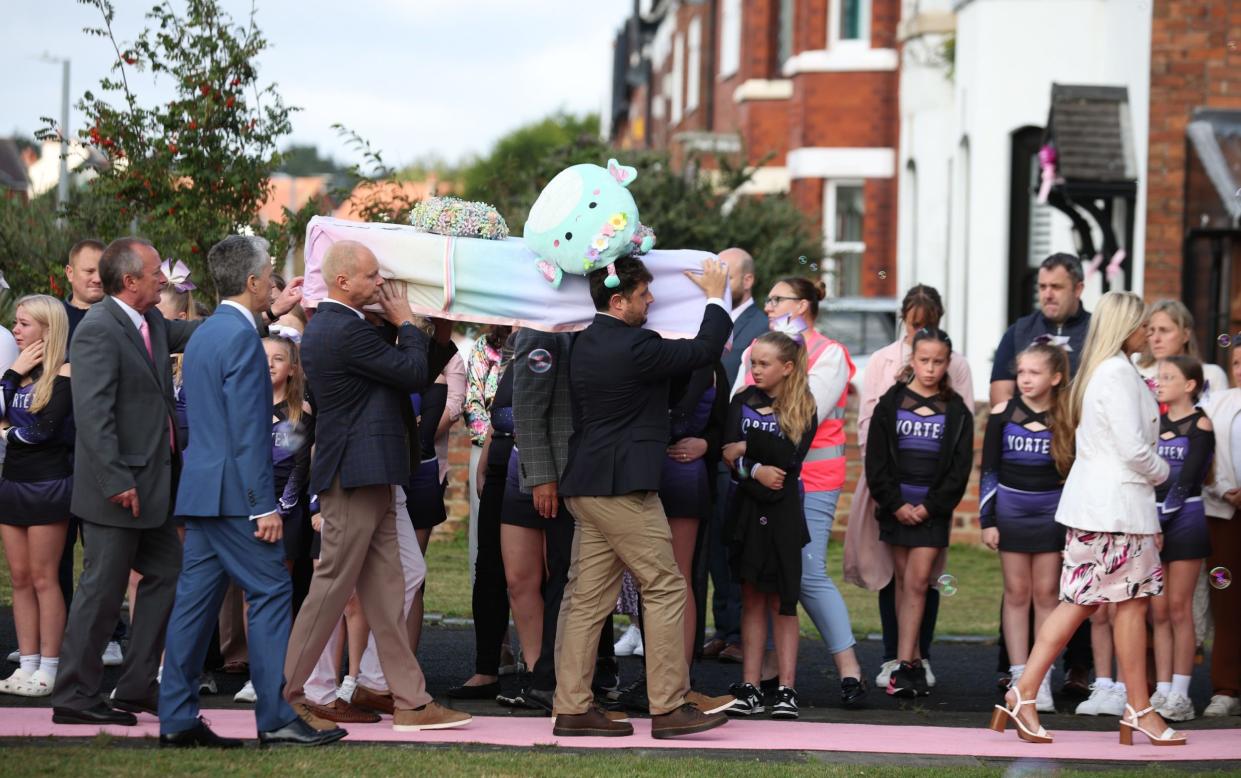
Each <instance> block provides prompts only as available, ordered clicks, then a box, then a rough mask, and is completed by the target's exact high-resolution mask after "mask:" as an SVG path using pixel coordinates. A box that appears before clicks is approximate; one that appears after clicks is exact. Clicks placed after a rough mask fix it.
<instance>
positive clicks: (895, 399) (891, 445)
mask: <svg viewBox="0 0 1241 778" xmlns="http://www.w3.org/2000/svg"><path fill="white" fill-rule="evenodd" d="M904 388H905V385H904V384H902V383H899V382H898V383H897V384H896V385H895V386H893V387H892V388H891V389H889V390H888V391H887V392H885V393H884V395H883V397H881V398H879V403H878V404H877V405H876V406H875V413H874V416H872V417H871V422H870V431H869V433H868V434H867V436H866V484H867V486H869V487H870V494H871V496H872V497H874V499H875V503H876V505H877V507H876V509H875V513H876V518H877V519H878V520H879V521H885V520H892V521H895V514H896V512H897V511H898V510H900V507H901V506H902V505H903V504H904V501H903V500H902V499H901V485H900V467H899V460H900V452H899V451H898V449H897V443H896V410H897V405H898V404H899V402H900V396H901V390H902V389H904ZM944 416H945V418H944V438H943V444H942V448H941V449H940V451H941V452H942V455H941V456H940V459H939V467H938V468H937V469H936V470H935V477H934V481H933V484H934V485H933V486H932V487H931V490H930V492H928V493H927V496H926V502H924V503H923V505H925V506H926V509H927V512H928V513H929V514H930V517H929V519H928V520H929V521H938V520H944V519H946V520H948V521H951V520H952V513H953V511H954V510H956V507H957V503H959V502H961V497H962V496H964V495H965V488H966V486H968V485H969V480H970V472H971V471H972V470H973V468H974V415H973V414H972V413H970V412H969V410H968V409H967V408H966V407H965V402H964V401H963V400H962V399H961V397H960V396H959V395H957V394H955V393H954V394H953V396H952V399H951V400H950V401H949V402H948V409H947V412H946V413H945V414H944Z"/></svg>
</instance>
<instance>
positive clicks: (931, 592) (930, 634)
mask: <svg viewBox="0 0 1241 778" xmlns="http://www.w3.org/2000/svg"><path fill="white" fill-rule="evenodd" d="M938 618H939V590H938V589H935V588H933V587H932V588H928V589H927V590H926V609H925V610H924V611H922V629H921V634H920V635H919V636H918V650H919V651H920V652H921V653H922V658H923V659H930V658H931V641H932V640H934V639H935V621H936V620H937V619H938ZM879 621H880V622H881V623H882V624H883V661H885V662H888V661H891V660H893V659H896V633H897V628H896V579H895V578H894V579H892V580H891V581H888V585H887V586H885V587H883V588H882V589H880V590H879Z"/></svg>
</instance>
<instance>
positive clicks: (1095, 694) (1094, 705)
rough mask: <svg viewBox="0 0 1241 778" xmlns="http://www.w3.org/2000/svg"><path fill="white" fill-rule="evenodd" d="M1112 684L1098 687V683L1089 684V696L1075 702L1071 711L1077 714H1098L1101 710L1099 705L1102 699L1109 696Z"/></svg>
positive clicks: (1112, 687) (1101, 703)
mask: <svg viewBox="0 0 1241 778" xmlns="http://www.w3.org/2000/svg"><path fill="white" fill-rule="evenodd" d="M1114 688H1115V687H1114V686H1108V687H1106V688H1105V687H1100V686H1099V685H1098V684H1093V683H1092V684H1090V696H1089V697H1087V698H1086V699H1084V700H1082V701H1081V702H1079V703H1078V704H1077V708H1076V709H1075V710H1074V711H1073V712H1074V713H1076V714H1077V715H1078V716H1098V715H1099V714H1100V713H1102V711H1101V710H1100V707H1101V706H1102V705H1103V702H1104V700H1106V699H1108V698H1110V697H1111V694H1112V689H1114Z"/></svg>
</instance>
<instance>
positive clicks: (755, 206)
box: [462, 114, 822, 287]
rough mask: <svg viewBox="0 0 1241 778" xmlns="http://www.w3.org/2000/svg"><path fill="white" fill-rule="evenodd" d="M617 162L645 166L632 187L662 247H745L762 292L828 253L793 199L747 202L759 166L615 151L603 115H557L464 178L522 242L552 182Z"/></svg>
mask: <svg viewBox="0 0 1241 778" xmlns="http://www.w3.org/2000/svg"><path fill="white" fill-rule="evenodd" d="M609 157H615V158H616V159H618V160H620V161H621V162H622V163H624V164H626V165H632V166H633V167H635V168H637V170H638V177H637V179H636V180H635V181H634V182H633V184H632V185H631V186H630V187H629V189H630V191H631V192H632V193H633V197H634V200H635V201H636V202H637V204H638V211H639V213H640V214H641V217H642V222H643V223H644V224H647V225H649V226H650V227H651V229H653V230H655V235H656V239H657V246H658V247H660V248H687V249H702V250H704V251H721V250H723V249H725V248H728V247H729V246H738V247H740V248H744V249H746V250H747V251H749V252H750V253H751V254H752V255H753V256H754V260H755V266H756V275H757V276H758V285H759V286H760V287H763V286H765V285H766V284H768V283H770V282H771V281H773V280H774V279H775V278H777V277H779V276H781V275H786V274H791V273H805V272H807V267H808V265H807V266H804V267H803V266H802V265H800V263H799V262H798V257H801V256H807V257H819V256H820V255H821V254H822V246H821V244H820V241H819V240H818V238H817V236H816V235H815V230H814V227H813V224H812V223H811V222H810V221H809V220H808V219H807V218H806V217H805V216H804V215H803V214H802V213H801V212H800V211H799V210H797V208H796V206H794V205H793V203H792V202H791V201H790V200H789V198H788V197H787V196H784V195H765V196H762V197H755V196H742V195H739V194H738V190H739V189H740V187H742V186H743V185H745V183H746V182H747V181H749V180H750V179H751V178H752V176H753V174H754V169H753V168H748V167H745V166H743V165H738V164H737V163H736V162H735V161H733V160H732V159H730V158H729V157H727V156H719V157H715V158H714V159H713V160H712V161H713V162H714V163H715V170H714V172H712V173H710V174H708V173H706V172H698V171H703V169H704V167H705V166H704V164H703V163H704V162H706V161H708V160H707V159H706V158H705V157H703V156H694V155H691V156H690V157H689V159H688V160H687V162H686V165H685V167H684V169H683V170H676V169H674V168H673V166H672V163H671V160H670V159H669V157H668V155H667V154H664V153H662V152H653V151H638V150H631V149H617V148H612V147H611V146H609V145H608V144H607V143H606V142H605V141H603V140H602V138H600V136H599V122H598V119H597V117H595V116H587V117H584V118H577V117H573V116H568V115H565V114H557V115H554V116H551V117H548V118H546V119H543V120H542V121H539V122H536V123H534V124H531V125H529V126H526V127H522V128H519V129H517V130H515V131H513V132H512V133H510V134H509V135H507V136H505V137H503V138H501V139H500V140H499V141H497V143H496V144H495V147H494V148H493V149H492V151H491V152H490V153H489V154H487V155H486V156H484V157H481V158H479V159H477V160H475V161H474V162H473V163H471V164H470V165H468V166H467V167H466V168H465V170H464V171H463V172H462V181H463V183H464V189H465V196H466V197H468V198H470V199H474V200H482V201H485V202H488V203H491V204H492V205H494V206H495V207H496V208H497V209H498V210H499V211H500V213H501V214H502V215H503V216H504V218H505V220H506V221H507V222H508V225H509V229H510V230H511V231H512V233H513V234H514V235H520V234H521V233H522V228H523V226H524V225H525V222H526V217H527V215H528V214H529V212H530V206H531V205H533V204H534V201H535V200H536V199H537V198H538V196H539V192H541V191H542V190H543V187H545V186H546V185H547V182H548V181H550V180H551V179H552V177H554V176H555V175H556V174H557V173H559V172H560V171H561V170H563V169H564V168H566V167H568V166H570V165H576V164H579V163H584V162H589V163H593V164H597V165H602V164H606V162H607V160H608V158H609ZM759 164H762V162H760V163H759Z"/></svg>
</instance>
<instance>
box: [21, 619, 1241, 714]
mask: <svg viewBox="0 0 1241 778" xmlns="http://www.w3.org/2000/svg"><path fill="white" fill-rule="evenodd" d="M473 640H474V638H473V632H472V631H471V630H470V629H469V628H468V627H453V626H431V627H428V628H427V629H425V630H424V631H423V644H422V647H421V649H420V650H419V659H420V660H421V662H422V665H423V669H424V671H425V673H426V675H427V686H428V689H429V690H430V692H431V693H432V694H433V695H436V696H438V697H442V695H443V694H444V692H445V691H446V690H447V689H448V688H449V687H450V686H453V685H455V684H458V683H460V682H461V681H463V680H465V679H466V678H467V677H468V676H469V675H470V673H471V672H472V667H473ZM15 645H16V639H15V635H14V632H13V621H12V616H11V614H10V613H9V609H7V608H3V609H0V649H3V651H4V652H5V653H7V652H8V651H10V650H12V648H13V647H14V646H15ZM881 650H882V647H881V645H880V644H879V643H878V642H876V641H863V642H861V643H859V644H858V653H859V658H860V659H861V661H862V664H863V667H865V668H866V669H867V673H868V675H870V676H871V678H872V680H873V676H874V674H875V672H877V670H878V667H879V664H880V656H881ZM995 652H996V648H995V646H993V645H986V644H963V643H945V644H936V645H935V647H934V651H933V653H932V656H933V661H932V665H933V667H934V670H935V675H936V676H937V677H938V685H937V686H936V688H935V689H934V690H933V691H932V693H931V696H930V697H926V698H921V699H919V700H917V701H899V700H896V699H894V698H891V697H888V696H887V695H885V694H883V693H882V692H881V691H876V690H873V689H872V690H871V692H870V695H869V697H868V700H867V703H868V704H867V706H866V708H865V709H862V710H845V709H844V708H842V707H841V706H840V701H839V692H838V682H837V678H836V675H835V669H834V667H833V666H832V663H831V661H830V659H829V658H828V657H827V655H826V653H825V652H824V650H823V645H822V643H820V642H819V641H818V640H809V639H803V641H802V645H801V652H800V657H799V666H798V682H797V690H798V694H799V696H800V702H801V708H802V717H803V718H804V719H807V720H813V721H828V722H832V721H841V722H843V721H848V722H854V723H873V724H909V725H912V724H921V725H944V726H958V727H960V726H980V727H981V726H985V725H986V724H987V720H988V717H989V715H990V711H991V707H992V705H994V704H995V703H996V702H997V701H998V700H999V694H998V692H997V691H996V687H995V682H994V680H995V673H994V672H993V669H994V667H995V657H996V653H995ZM0 656H2V655H0ZM0 662H3V659H2V658H0ZM12 667H13V665H7V668H12ZM7 668H6V669H4V672H5V673H6V674H7V672H8V671H9V670H8V669H7ZM639 668H640V664H639V660H638V659H636V658H625V659H622V660H621V675H622V682H627V681H628V680H630V679H632V678H634V677H635V676H636V675H637V674H638V672H639ZM117 670H118V668H108V671H107V677H106V683H107V686H105V688H109V687H110V685H111V683H112V682H113V681H114V680H115V678H116V676H117ZM740 675H741V667H740V665H736V664H722V663H719V662H703V663H700V664H698V665H696V666H695V669H694V682H695V686H696V687H697V688H699V689H701V690H702V691H704V692H708V693H717V694H722V693H724V692H725V691H726V690H727V688H728V685H729V684H730V683H733V682H735V681H737V680H739V679H740ZM216 678H217V680H218V682H219V686H220V694H219V695H213V696H208V697H206V698H205V699H204V700H203V704H204V705H205V706H206V707H230V708H231V707H245V706H242V705H237V704H235V703H233V701H232V695H233V694H234V693H235V692H236V691H237V690H238V689H240V688H241V685H242V684H243V683H244V682H245V678H244V677H243V676H240V675H223V674H218V673H217V675H216ZM1059 680H1060V679H1059V675H1058V674H1057V678H1056V684H1055V688H1059ZM517 683H518V681H517V679H516V678H515V677H506V678H504V679H502V685H503V686H504V687H505V690H506V691H509V690H513V691H515V690H516V687H517ZM1191 692H1192V696H1193V698H1194V702H1195V703H1196V705H1197V706H1198V708H1199V710H1201V708H1202V707H1203V706H1204V705H1205V704H1206V702H1207V700H1208V699H1209V698H1210V693H1211V690H1210V681H1209V678H1208V674H1207V668H1206V666H1200V667H1198V668H1196V669H1195V672H1194V680H1193V686H1192V688H1191ZM1057 702H1058V708H1059V709H1060V710H1061V711H1066V712H1068V713H1061V714H1057V715H1054V716H1047V717H1046V718H1045V724H1046V726H1047V728H1048V729H1051V730H1055V729H1066V728H1081V729H1114V728H1115V727H1116V719H1115V718H1107V717H1102V718H1092V717H1088V716H1082V717H1079V716H1073V715H1070V713H1071V711H1072V708H1073V705H1075V703H1074V702H1072V701H1069V700H1059V699H1058V700H1057ZM32 703H34V704H40V705H42V704H46V702H45V701H43V700H39V701H36V700H31V699H29V698H24V697H14V696H11V695H6V694H0V706H21V705H31V704H32ZM452 705H453V706H454V707H458V708H461V709H464V710H468V711H470V712H471V713H474V714H477V715H493V716H494V715H528V714H526V713H525V712H514V711H510V710H508V709H506V708H501V707H500V706H498V705H495V704H493V703H491V702H459V701H454V702H453V703H452ZM530 715H532V714H530ZM1198 727H1241V718H1237V717H1232V718H1229V719H1206V720H1204V719H1199V720H1197V721H1194V722H1189V723H1188V724H1187V725H1185V726H1184V728H1186V729H1193V728H1198Z"/></svg>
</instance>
